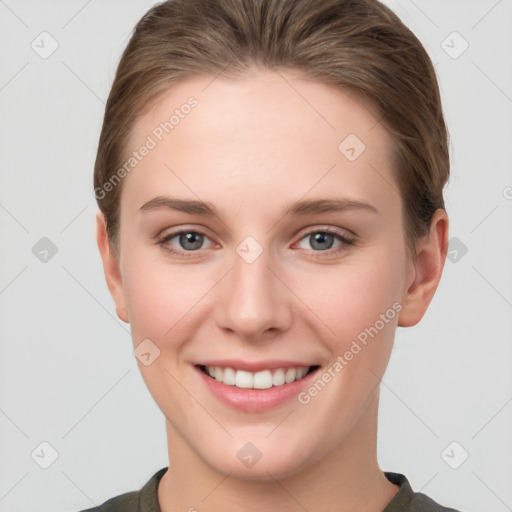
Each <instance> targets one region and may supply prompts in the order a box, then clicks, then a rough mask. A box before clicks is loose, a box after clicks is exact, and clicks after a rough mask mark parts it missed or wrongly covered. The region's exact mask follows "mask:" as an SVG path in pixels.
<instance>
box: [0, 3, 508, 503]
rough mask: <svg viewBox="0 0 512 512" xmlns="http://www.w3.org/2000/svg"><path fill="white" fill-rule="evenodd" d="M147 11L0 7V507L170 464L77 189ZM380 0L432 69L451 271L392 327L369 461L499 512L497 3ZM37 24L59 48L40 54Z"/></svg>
mask: <svg viewBox="0 0 512 512" xmlns="http://www.w3.org/2000/svg"><path fill="white" fill-rule="evenodd" d="M153 3H154V2H153V1H146V2H144V1H142V0H140V1H130V2H128V1H126V0H125V1H121V0H108V1H105V0H102V1H100V0H89V1H84V0H66V1H64V0H62V1H57V0H52V1H50V0H47V1H45V2H39V1H36V0H31V1H29V0H5V1H1V0H0V109H1V110H0V112H1V117H0V148H1V152H0V172H1V187H0V226H1V233H2V239H1V240H2V242H1V243H0V258H1V265H0V336H1V344H0V432H1V435H0V511H1V512H7V511H8V512H14V511H16V512H17V511H26V512H31V511H41V510H52V511H54V512H59V511H68V512H71V511H76V510H80V509H83V508H87V507H91V506H93V505H95V504H100V503H102V502H103V501H104V500H106V499H108V498H110V497H112V496H114V495H117V494H120V493H122V492H126V491H129V490H135V489H140V488H141V487H142V485H143V484H144V483H145V482H146V481H147V480H148V479H149V477H150V476H151V475H152V474H153V473H154V472H155V471H156V470H157V469H159V468H161V467H164V466H167V464H168V459H167V447H166V440H165V428H164V418H163V415H162V414H161V412H160V410H159V409H158V408H157V406H156V404H155V403H154V402H153V400H152V398H151V396H150V394H149V392H148V391H147V389H146V387H145V384H144V382H143V381H142V378H141V376H140V373H139V370H138V367H137V364H136V360H135V358H134V356H133V354H132V343H131V339H130V331H129V326H127V325H126V324H124V323H122V322H121V321H120V320H119V319H118V318H117V316H116V314H115V308H114V306H113V302H112V299H111V297H110V295H109V292H108V289H107V287H106V284H105V281H104V276H103V271H102V267H101V260H100V257H99V253H98V250H97V247H96V240H95V222H94V217H95V213H96V208H97V207H96V202H95V199H94V196H93V189H92V171H93V163H94V158H95V150H96V144H97V140H98V136H99V132H100V128H101V120H102V116H103V109H104V102H105V100H106V97H107V95H108V91H109V87H110V85H111V82H112V79H113V76H114V72H115V68H116V65H117V62H118V59H119V56H120V53H121V51H122V49H123V48H124V46H125V45H126V43H127V41H128V38H129V34H130V31H131V29H132V28H133V26H134V24H135V23H136V21H137V20H138V19H139V18H140V17H141V16H142V14H143V13H144V12H145V11H146V10H147V9H148V8H149V7H150V6H151V5H152V4H153ZM386 3H387V4H388V5H390V6H391V7H392V8H393V9H394V10H395V12H397V14H398V15H399V16H400V17H401V18H402V19H403V21H404V22H405V23H406V24H407V25H408V26H409V27H411V29H412V30H413V31H414V32H415V33H416V35H417V36H418V37H419V38H420V40H421V41H422V42H423V44H424V45H425V47H426V48H427V51H428V52H429V54H430V55H431V57H432V60H433V62H434V63H435V64H436V69H437V72H438V76H439V80H440V86H441V93H442V95H443V104H444V109H445V115H446V121H447V123H448V126H449V130H450V135H451V156H452V169H451V178H450V182H449V185H448V187H447V189H446V207H447V211H448V214H449V217H450V236H451V237H452V240H451V244H450V253H451V254H450V258H451V259H452V260H453V261H451V260H447V262H446V266H445V270H444V275H443V278H442V280H441V284H440V286H439V288H438V291H437V294H436V296H435V298H434V300H433V302H432V304H431V306H430V308H429V310H428V312H427V314H426V315H425V317H424V318H423V320H422V322H421V323H420V324H419V325H417V326H415V327H412V328H407V329H403V328H399V330H398V333H397V339H396V344H395V348H394V353H393V355H392V358H391V362H390V366H389V368H388V371H387V373H386V375H385V377H384V379H383V382H382V392H381V410H380V427H379V428H380V429H379V462H380V465H381V468H382V469H383V470H386V471H395V472H401V473H404V474H405V475H406V476H407V477H408V478H409V480H410V482H411V484H412V486H413V488H414V489H415V490H417V491H420V490H421V491H422V492H424V493H426V494H428V495H429V496H431V497H432V498H434V499H436V500H437V501H439V502H441V503H442V504H444V505H447V506H448V505H449V506H452V507H455V508H459V509H461V510H463V511H468V512H472V511H473V512H476V511H480V510H485V511H486V512H505V511H506V510H512V485H511V483H512V440H511V435H510V433H511V432H512V428H511V427H512V382H511V381H512V377H511V373H512V372H511V366H512V357H511V356H512V354H511V352H512V350H511V339H512V336H511V332H512V325H511V323H512V322H511V318H512V315H511V312H512V286H511V284H512V275H511V274H512V265H511V261H512V259H511V255H512V250H511V249H512V229H511V227H512V220H511V210H512V175H511V172H510V168H511V162H512V155H511V153H512V150H511V145H512V144H511V143H512V115H511V114H512V64H511V63H512V60H511V54H512V51H511V44H512V31H511V30H510V27H511V21H512V1H511V0H500V1H497V0H478V1H476V0H473V1H467V0H466V1H462V0H448V1H447V0H435V1H420V0H415V1H412V0H401V1H400V2H398V1H391V0H389V1H388V2H386ZM44 31H46V32H48V33H49V34H50V35H51V38H52V39H54V40H55V41H56V42H57V43H58V48H57V49H56V51H55V52H54V53H53V54H52V55H50V56H48V57H47V58H42V57H41V56H40V53H41V52H44V51H49V50H50V49H51V44H52V39H51V38H49V37H48V36H45V35H43V36H41V35H40V34H41V32H44ZM454 31H456V32H458V34H460V36H458V35H456V34H455V35H454V34H452V33H453V32H454ZM43 38H46V39H43ZM33 41H34V43H33ZM443 41H445V42H444V43H443ZM464 41H467V43H468V44H469V47H468V49H467V50H466V51H465V52H464V53H462V54H461V55H458V54H459V53H460V51H461V50H462V49H463V48H464ZM32 44H34V46H35V47H36V48H37V49H38V51H39V53H37V52H36V51H35V50H34V49H33V48H32V46H31V45H32ZM53 44H54V43H53ZM36 45H38V46H36ZM454 57H457V58H454ZM43 237H47V238H48V239H50V240H51V242H52V243H53V244H54V245H55V246H56V248H57V253H56V254H55V255H54V256H53V257H50V256H51V253H49V254H48V256H47V259H48V261H47V262H46V263H44V262H42V261H40V259H39V258H38V257H36V255H35V254H34V253H33V251H32V249H33V247H34V246H35V245H36V244H37V243H38V242H39V241H40V239H41V238H43ZM454 238H456V239H457V240H454ZM36 247H38V246H36ZM464 247H466V248H467V253H465V254H464V250H463V248H464ZM36 252H37V251H36ZM40 256H41V255H40ZM454 441H455V442H456V444H451V443H452V442H454ZM42 442H47V443H49V444H50V445H51V447H53V449H54V450H56V452H57V453H58V458H57V459H56V460H55V462H53V464H51V465H50V466H49V467H48V468H47V469H43V468H42V467H40V465H41V464H44V463H45V461H46V463H49V462H51V453H52V452H51V450H52V448H49V447H48V446H47V445H42V446H41V443H42ZM447 447H448V449H446V448H447ZM466 452H467V454H469V457H468V458H467V460H465V461H464V462H463V463H462V464H461V465H460V466H459V467H458V468H457V469H453V468H452V467H450V465H449V464H451V465H452V466H457V465H459V464H460V462H461V461H462V460H463V457H464V456H465V453H466ZM31 454H33V455H31ZM43 454H44V456H43Z"/></svg>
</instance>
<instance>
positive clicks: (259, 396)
mask: <svg viewBox="0 0 512 512" xmlns="http://www.w3.org/2000/svg"><path fill="white" fill-rule="evenodd" d="M195 369H196V371H197V372H199V375H200V376H201V378H202V379H203V381H204V382H205V383H206V385H207V386H208V389H209V390H210V391H211V392H212V393H213V394H214V395H215V396H216V397H217V398H218V399H219V400H220V401H222V402H223V403H225V404H227V405H229V406H231V407H234V408H236V409H239V410H241V411H247V412H260V411H266V410H269V409H272V408H274V407H278V406H279V405H281V404H283V403H284V402H286V401H287V400H290V399H292V398H294V397H297V395H298V394H299V393H300V392H301V391H302V390H303V389H304V388H305V387H307V386H309V385H310V382H311V380H312V379H313V378H314V377H315V375H316V374H317V372H318V370H319V368H316V369H315V370H313V371H312V372H310V373H308V374H307V375H306V376H305V377H303V378H302V379H299V380H296V381H294V382H290V383H289V384H283V385H282V386H273V387H271V388H268V389H242V388H237V387H236V386H228V385H227V384H223V383H222V382H219V381H218V380H215V379H213V378H212V377H209V376H208V375H206V374H205V373H204V372H203V371H202V370H201V368H199V367H198V366H196V367H195Z"/></svg>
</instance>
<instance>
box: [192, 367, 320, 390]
mask: <svg viewBox="0 0 512 512" xmlns="http://www.w3.org/2000/svg"><path fill="white" fill-rule="evenodd" d="M199 368H200V369H201V370H202V371H203V373H205V374H206V375H208V376H209V377H211V378H212V379H215V380H216V381H219V382H221V383H223V384H225V385H227V386H234V387H237V388H241V389H269V388H272V387H279V386H283V385H284V384H290V383H292V382H295V381H297V380H300V379H302V378H303V377H305V376H306V375H308V374H309V373H310V372H312V371H313V370H315V369H316V368H318V366H297V367H290V368H275V369H267V370H261V371H258V372H250V371H246V370H237V369H234V368H230V367H226V368H223V367H220V366H205V365H200V366H199Z"/></svg>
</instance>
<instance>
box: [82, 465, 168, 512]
mask: <svg viewBox="0 0 512 512" xmlns="http://www.w3.org/2000/svg"><path fill="white" fill-rule="evenodd" d="M166 471H167V467H165V468H162V469H159V470H158V471H157V472H156V473H155V474H154V475H153V476H152V477H151V478H150V479H149V480H148V481H147V482H146V483H145V484H144V486H143V487H142V489H140V490H139V491H129V492H125V493H124V494H120V495H119V496H115V497H113V498H110V499H108V500H107V501H105V502H104V503H102V504H101V505H99V506H97V507H92V508H88V509H84V510H80V512H160V507H159V505H158V496H157V489H158V483H159V482H160V480H161V478H162V476H163V475H164V473H165V472H166Z"/></svg>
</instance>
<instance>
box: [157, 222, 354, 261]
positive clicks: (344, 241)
mask: <svg viewBox="0 0 512 512" xmlns="http://www.w3.org/2000/svg"><path fill="white" fill-rule="evenodd" d="M345 231H348V230H345ZM183 233H198V234H201V235H203V236H205V237H206V238H208V239H209V240H210V241H211V242H212V245H216V244H217V242H215V241H214V240H212V238H211V237H210V236H209V235H208V233H207V232H206V230H205V229H203V228H198V227H197V226H186V225H185V226H180V227H177V228H175V230H173V231H170V232H168V233H166V234H164V235H159V236H158V237H157V242H156V243H157V244H158V245H160V246H161V247H162V248H164V249H166V244H168V243H169V241H170V240H172V239H173V238H175V237H176V236H179V235H180V234H183ZM314 233H328V234H330V235H333V236H335V237H337V238H338V240H339V241H340V242H341V248H340V247H338V248H336V249H334V250H331V249H327V250H325V251H313V250H311V251H310V252H312V253H314V254H315V255H316V257H322V255H323V254H325V256H333V255H335V254H337V253H339V252H340V251H342V250H344V249H346V247H347V246H349V245H352V244H354V243H355V242H356V241H357V237H356V235H355V234H353V233H351V232H349V233H350V234H344V233H343V232H342V229H341V228H334V227H332V226H322V225H310V226H307V227H305V228H302V229H301V230H300V231H299V232H298V233H297V234H296V235H295V236H294V238H295V237H299V238H298V239H297V241H296V242H294V243H293V244H292V247H293V246H295V245H296V244H298V243H300V242H301V241H302V240H303V239H304V238H306V237H307V236H310V235H312V234H314ZM165 240H167V241H165ZM217 245H218V244H217ZM206 250H207V249H198V250H195V251H185V250H182V249H176V248H174V246H172V249H168V250H167V252H169V253H170V254H175V255H178V256H185V257H190V256H194V255H202V253H203V251H206Z"/></svg>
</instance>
